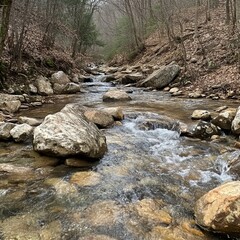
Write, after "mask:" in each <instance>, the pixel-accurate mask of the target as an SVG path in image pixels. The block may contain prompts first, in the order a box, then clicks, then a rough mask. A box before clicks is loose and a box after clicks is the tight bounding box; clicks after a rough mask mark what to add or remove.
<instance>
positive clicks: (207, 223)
mask: <svg viewBox="0 0 240 240" xmlns="http://www.w3.org/2000/svg"><path fill="white" fill-rule="evenodd" d="M195 216H196V222H197V224H198V225H200V226H201V227H203V228H205V229H208V230H211V231H216V232H221V233H227V234H237V235H238V236H239V234H240V181H233V182H228V183H225V184H223V185H221V186H219V187H217V188H215V189H213V190H211V191H210V192H208V193H207V194H205V195H204V196H203V197H201V198H200V199H199V200H198V201H197V203H196V206H195Z"/></svg>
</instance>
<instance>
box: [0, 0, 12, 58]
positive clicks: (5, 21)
mask: <svg viewBox="0 0 240 240" xmlns="http://www.w3.org/2000/svg"><path fill="white" fill-rule="evenodd" d="M2 4H3V6H2V8H3V9H2V23H1V28H0V57H2V52H3V49H4V46H5V40H6V37H7V33H8V27H9V18H10V12H11V7H12V0H3V1H2Z"/></svg>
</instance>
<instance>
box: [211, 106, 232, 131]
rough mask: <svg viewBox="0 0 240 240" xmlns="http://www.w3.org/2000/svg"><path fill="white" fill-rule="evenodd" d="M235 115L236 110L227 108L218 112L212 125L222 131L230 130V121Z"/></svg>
mask: <svg viewBox="0 0 240 240" xmlns="http://www.w3.org/2000/svg"><path fill="white" fill-rule="evenodd" d="M235 115H236V109H235V108H228V109H226V110H224V111H222V112H220V113H219V114H218V116H217V117H215V118H214V119H213V120H212V123H213V124H214V125H216V126H218V127H220V128H221V129H223V130H231V126H232V121H233V119H234V117H235Z"/></svg>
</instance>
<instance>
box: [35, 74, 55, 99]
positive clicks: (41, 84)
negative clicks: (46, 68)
mask: <svg viewBox="0 0 240 240" xmlns="http://www.w3.org/2000/svg"><path fill="white" fill-rule="evenodd" d="M36 83H37V84H36V85H37V89H38V93H39V94H41V95H52V94H53V89H52V85H51V83H50V82H49V81H48V80H47V78H45V77H43V76H39V77H38V78H37V80H36Z"/></svg>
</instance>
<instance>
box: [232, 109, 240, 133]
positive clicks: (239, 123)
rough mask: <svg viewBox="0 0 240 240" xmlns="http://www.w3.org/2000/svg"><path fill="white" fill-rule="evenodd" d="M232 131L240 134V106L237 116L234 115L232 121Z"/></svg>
mask: <svg viewBox="0 0 240 240" xmlns="http://www.w3.org/2000/svg"><path fill="white" fill-rule="evenodd" d="M231 129H232V132H233V133H234V134H237V135H239V134H240V107H238V109H237V112H236V116H235V117H234V119H233V121H232V128H231Z"/></svg>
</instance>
